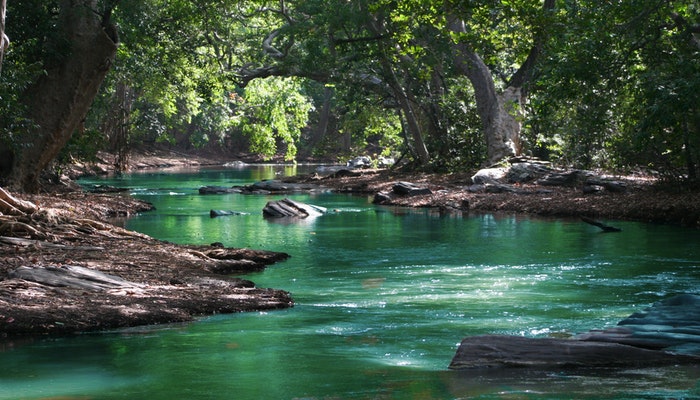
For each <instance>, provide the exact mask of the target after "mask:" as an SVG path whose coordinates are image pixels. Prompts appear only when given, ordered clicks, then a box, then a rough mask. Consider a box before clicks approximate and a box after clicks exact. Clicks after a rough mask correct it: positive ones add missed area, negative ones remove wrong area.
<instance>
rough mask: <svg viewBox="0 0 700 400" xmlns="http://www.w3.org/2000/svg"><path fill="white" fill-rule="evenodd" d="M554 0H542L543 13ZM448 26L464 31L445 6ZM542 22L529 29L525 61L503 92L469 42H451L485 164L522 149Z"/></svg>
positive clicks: (541, 41)
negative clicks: (471, 96)
mask: <svg viewBox="0 0 700 400" xmlns="http://www.w3.org/2000/svg"><path fill="white" fill-rule="evenodd" d="M555 5H556V1H555V0H544V2H543V3H542V12H543V15H547V14H548V13H551V12H552V11H553V10H554V9H555ZM448 15H450V16H449V18H448V22H447V23H448V29H449V30H450V31H452V32H454V33H457V34H463V33H466V26H465V24H464V21H463V20H461V19H459V18H457V17H456V16H455V15H451V13H449V10H448ZM544 26H545V25H544V24H543V26H540V27H539V28H535V30H534V31H533V36H534V44H533V46H532V48H531V49H530V53H529V54H528V56H527V58H526V59H525V61H524V62H523V63H522V65H521V66H520V68H518V70H517V71H516V72H515V74H513V76H512V77H511V78H510V80H509V82H508V83H507V85H506V88H505V90H503V92H500V93H499V92H497V91H496V85H495V83H494V80H493V74H492V73H491V70H490V69H489V68H488V66H487V65H486V64H485V63H484V61H483V60H482V59H481V57H479V55H478V54H476V52H475V51H474V49H472V48H471V47H470V46H469V44H467V43H464V42H461V41H458V42H456V43H454V42H453V43H452V48H453V50H454V53H455V67H456V69H457V70H458V71H459V72H460V73H462V74H464V75H465V76H466V77H467V78H468V79H469V81H470V82H471V84H472V86H473V87H474V93H475V97H476V107H477V112H478V114H479V117H480V118H481V122H482V125H483V130H484V136H485V139H486V145H487V153H488V154H487V159H488V163H489V164H495V163H497V162H499V161H501V160H503V159H504V158H507V157H509V156H512V155H519V154H520V153H521V152H522V145H521V142H520V131H521V128H522V126H521V121H522V119H523V111H524V107H523V106H524V104H523V103H524V99H525V98H526V96H527V94H526V93H527V86H528V84H529V83H530V80H532V76H533V72H534V69H535V64H536V63H537V59H538V58H539V55H540V53H541V52H542V48H543V45H544V43H545V41H546V40H547V37H548V36H547V32H546V30H545V29H544Z"/></svg>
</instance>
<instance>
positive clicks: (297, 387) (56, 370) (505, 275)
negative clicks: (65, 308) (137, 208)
mask: <svg viewBox="0 0 700 400" xmlns="http://www.w3.org/2000/svg"><path fill="white" fill-rule="evenodd" d="M305 171H306V170H305V167H302V166H298V167H281V166H249V167H246V168H210V169H193V170H181V171H172V172H167V173H166V172H158V173H138V174H131V175H125V176H122V177H120V178H109V179H92V180H84V181H83V183H84V184H85V185H90V184H109V185H113V186H120V187H127V188H129V189H130V193H131V195H133V196H136V197H138V198H142V199H145V200H147V201H150V202H152V203H153V204H154V205H155V206H156V210H155V211H152V212H148V213H144V214H142V215H139V216H136V217H133V218H130V219H129V220H127V221H126V226H127V228H129V229H133V230H136V231H140V232H143V233H146V234H149V235H151V236H154V237H156V238H159V239H163V240H168V241H172V242H176V243H191V244H209V243H212V242H222V243H223V244H225V245H226V246H230V247H252V248H258V249H265V250H275V251H284V252H287V253H289V254H291V255H292V257H291V258H290V259H289V260H287V261H284V262H282V263H279V264H276V265H272V266H270V267H268V269H267V270H265V271H263V272H260V273H255V274H249V275H246V278H247V279H251V280H252V281H254V282H256V284H257V285H258V286H261V287H274V288H278V289H285V290H288V291H290V292H291V293H292V295H293V297H294V299H295V302H296V305H295V307H293V308H291V309H286V310H279V311H269V312H252V313H241V314H232V315H215V316H211V317H205V318H202V319H200V320H198V321H196V322H192V323H188V324H176V325H165V326H148V327H139V328H132V329H126V330H119V331H113V332H106V333H97V334H84V335H78V336H76V337H69V338H47V339H43V340H35V341H32V342H30V343H26V344H21V345H20V344H16V345H12V344H11V343H5V344H0V346H2V347H0V349H1V350H2V351H0V365H2V366H3V367H2V369H1V372H0V399H17V398H20V399H38V398H61V399H147V400H157V399H163V400H171V399H471V398H478V399H561V398H569V399H571V398H586V399H670V398H691V397H696V398H697V397H700V383H699V382H700V367H693V366H686V367H664V368H646V369H626V370H603V371H601V370H563V371H558V370H556V371H555V370H553V371H529V370H515V371H509V372H507V373H503V372H496V371H484V372H477V371H450V370H448V369H447V366H448V365H449V363H450V360H451V358H452V356H453V355H454V353H455V351H456V348H457V345H458V344H459V342H460V340H461V339H462V338H464V337H465V336H469V335H477V334H485V333H497V334H512V335H524V336H529V337H548V336H556V337H566V336H569V335H571V334H575V333H578V332H582V331H586V330H589V329H597V328H605V327H609V326H612V325H615V324H616V323H617V321H619V320H620V319H622V318H624V317H626V316H628V315H630V314H632V313H633V312H635V311H640V310H642V309H644V308H645V307H647V306H649V305H651V304H652V303H653V302H655V301H657V300H661V299H664V298H666V297H670V296H671V295H673V294H677V293H698V292H700V287H699V283H700V268H698V267H700V246H698V243H700V231H697V230H691V229H684V228H679V227H672V226H663V225H649V224H642V223H635V222H624V221H614V225H615V226H619V227H621V228H622V229H623V231H622V232H621V233H608V234H604V233H600V232H599V229H598V228H596V227H593V226H591V225H587V224H585V223H582V222H580V221H578V220H574V219H571V220H569V219H540V218H532V217H526V216H517V215H509V214H508V215H492V214H479V215H467V216H463V217H456V216H441V215H439V214H436V213H433V212H431V211H429V210H423V209H419V210H411V209H397V208H391V207H379V206H375V205H372V204H371V201H370V200H371V199H369V198H367V197H363V196H350V195H341V194H331V193H318V194H313V195H309V194H300V195H293V196H289V197H291V198H293V199H295V200H298V201H302V202H307V203H311V204H315V205H319V206H323V207H327V208H328V210H329V212H328V213H327V214H326V215H323V216H321V217H318V218H316V219H313V220H309V221H300V222H297V223H280V222H276V221H273V220H266V219H264V218H263V217H262V215H261V210H262V207H263V206H264V204H265V203H266V202H267V201H269V200H273V199H279V198H281V197H282V196H265V195H241V194H226V195H208V196H204V195H199V194H198V193H197V189H198V188H199V187H200V186H203V185H221V186H231V185H241V184H249V183H253V182H255V181H258V180H262V179H269V178H274V177H279V176H284V175H291V174H296V173H300V172H305ZM210 209H223V210H231V211H238V212H240V215H231V216H225V217H218V218H210V216H209V210H210ZM611 223H613V222H611Z"/></svg>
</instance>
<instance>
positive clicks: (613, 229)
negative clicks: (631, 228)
mask: <svg viewBox="0 0 700 400" xmlns="http://www.w3.org/2000/svg"><path fill="white" fill-rule="evenodd" d="M581 221H583V222H585V223H587V224H591V225H593V226H597V227H598V228H600V229H602V230H603V232H622V229H620V228H616V227H614V226H610V225H605V224H604V223H602V222H599V221H596V220H593V219H590V218H587V217H581Z"/></svg>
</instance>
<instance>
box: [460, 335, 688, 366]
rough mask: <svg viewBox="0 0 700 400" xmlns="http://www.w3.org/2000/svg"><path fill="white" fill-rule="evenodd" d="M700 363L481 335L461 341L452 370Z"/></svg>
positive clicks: (608, 346)
mask: <svg viewBox="0 0 700 400" xmlns="http://www.w3.org/2000/svg"><path fill="white" fill-rule="evenodd" d="M699 362H700V357H695V356H688V355H676V354H671V353H667V352H663V351H657V350H649V349H642V348H639V347H634V346H628V345H624V344H619V343H603V342H586V341H581V340H572V339H551V338H527V337H522V336H507V335H480V336H472V337H467V338H465V339H464V340H462V343H461V344H460V345H459V349H458V350H457V353H456V354H455V356H454V358H453V359H452V362H451V363H450V366H449V368H450V369H472V368H499V367H500V368H513V367H534V368H561V367H569V368H573V367H606V368H619V367H652V366H659V365H673V364H693V363H699Z"/></svg>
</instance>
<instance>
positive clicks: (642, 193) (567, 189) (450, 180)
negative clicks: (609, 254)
mask: <svg viewBox="0 0 700 400" xmlns="http://www.w3.org/2000/svg"><path fill="white" fill-rule="evenodd" d="M473 173H474V171H471V172H468V173H466V172H465V173H459V174H423V173H405V172H400V171H391V170H360V171H353V173H352V174H336V175H335V176H328V177H322V176H311V177H305V178H303V179H301V180H302V181H305V182H317V183H319V184H322V185H324V186H328V187H331V188H333V189H335V190H337V191H343V192H349V193H364V194H369V195H373V194H375V193H378V192H388V191H391V188H392V186H393V185H394V183H396V182H400V181H406V182H411V183H414V184H416V185H418V186H421V187H427V188H429V189H430V190H431V192H432V194H426V195H419V196H407V197H396V198H394V199H392V200H391V202H390V203H391V204H393V205H396V206H406V207H431V208H435V209H436V210H437V211H438V212H444V213H454V212H461V213H468V212H474V213H480V212H505V213H519V214H531V215H539V216H547V217H573V218H579V217H588V218H596V219H609V220H631V221H641V222H650V223H664V224H674V225H680V226H686V227H693V228H700V191H698V190H690V189H681V188H678V187H673V188H671V187H668V186H662V185H660V184H659V183H658V182H657V181H656V180H654V179H650V178H648V177H638V176H617V177H615V180H616V181H617V182H620V183H622V184H623V185H624V187H625V190H622V191H619V192H612V191H601V192H596V193H590V194H586V193H584V190H583V189H582V187H581V186H577V185H574V186H542V185H537V184H518V185H514V187H515V188H516V190H515V191H513V192H499V193H492V192H488V191H480V192H474V191H472V190H470V188H472V187H473V186H472V184H473V182H472V180H471V176H472V175H473Z"/></svg>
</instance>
